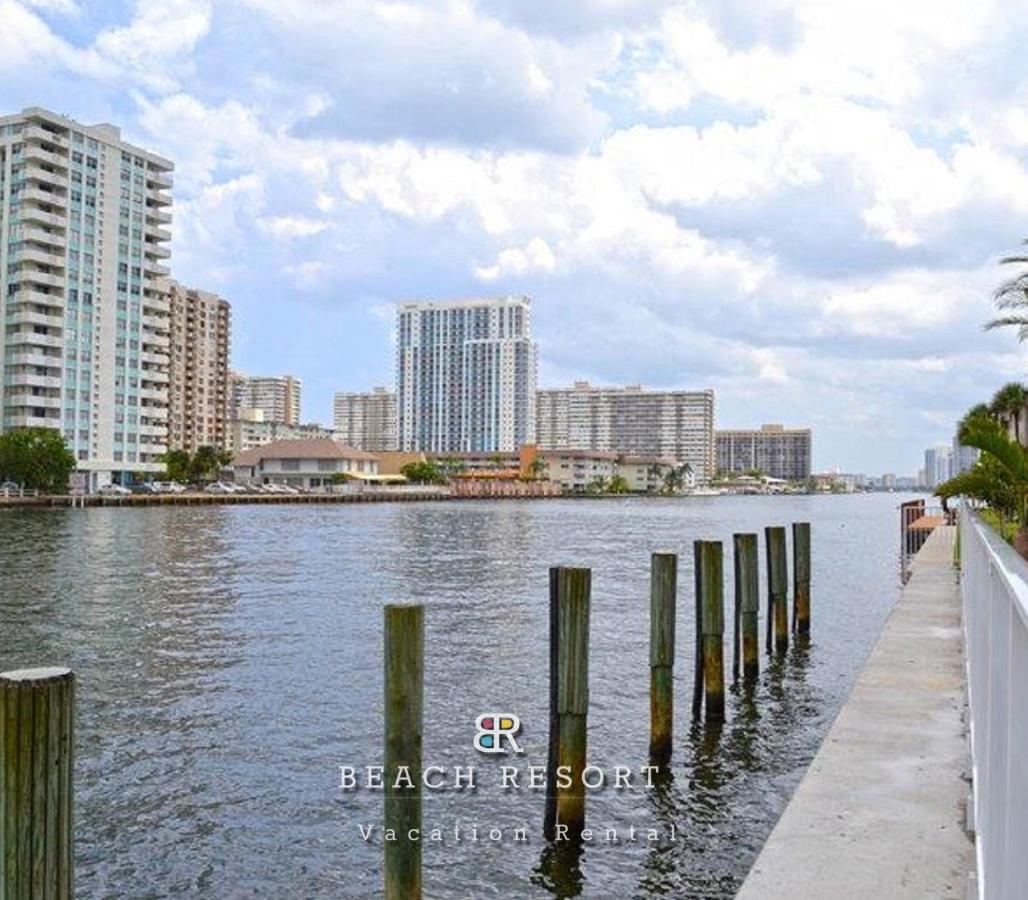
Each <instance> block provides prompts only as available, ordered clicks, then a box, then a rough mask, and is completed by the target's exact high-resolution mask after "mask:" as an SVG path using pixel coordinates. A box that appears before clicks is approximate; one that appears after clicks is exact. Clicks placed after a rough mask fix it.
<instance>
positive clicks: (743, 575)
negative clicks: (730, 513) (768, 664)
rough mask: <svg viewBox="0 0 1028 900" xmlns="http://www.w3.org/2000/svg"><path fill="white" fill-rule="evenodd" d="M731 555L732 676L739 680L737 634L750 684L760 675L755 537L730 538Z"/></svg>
mask: <svg viewBox="0 0 1028 900" xmlns="http://www.w3.org/2000/svg"><path fill="white" fill-rule="evenodd" d="M732 543H733V545H734V548H733V549H734V551H735V628H736V637H735V657H734V659H735V662H734V668H733V672H734V675H735V677H736V678H738V677H739V656H740V653H739V632H740V631H741V632H742V654H741V655H742V674H743V678H744V680H746V681H753V680H754V679H755V678H756V677H757V676H758V675H759V674H760V663H759V662H758V659H759V656H760V639H759V638H758V636H757V614H758V609H759V606H760V578H759V576H758V574H757V536H756V535H755V534H734V535H732Z"/></svg>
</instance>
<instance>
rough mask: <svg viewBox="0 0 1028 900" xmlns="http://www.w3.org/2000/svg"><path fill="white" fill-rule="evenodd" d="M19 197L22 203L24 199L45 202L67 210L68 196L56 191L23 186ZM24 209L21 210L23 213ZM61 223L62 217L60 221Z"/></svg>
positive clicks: (32, 201)
mask: <svg viewBox="0 0 1028 900" xmlns="http://www.w3.org/2000/svg"><path fill="white" fill-rule="evenodd" d="M18 197H19V199H21V201H22V202H23V203H24V202H26V201H28V202H31V203H45V204H46V205H47V206H53V207H56V208H57V209H61V210H67V208H68V198H67V197H66V196H65V195H63V194H58V193H57V191H43V190H40V189H39V188H37V187H30V188H25V190H23V191H21V192H20V193H19V194H18ZM24 212H25V210H24V209H23V210H22V213H23V214H24ZM61 224H63V219H62V223H61Z"/></svg>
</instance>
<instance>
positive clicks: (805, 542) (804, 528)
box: [792, 522, 810, 634]
mask: <svg viewBox="0 0 1028 900" xmlns="http://www.w3.org/2000/svg"><path fill="white" fill-rule="evenodd" d="M792 603H793V608H792V626H793V628H795V629H796V633H797V634H810V523H809V522H793V523H792Z"/></svg>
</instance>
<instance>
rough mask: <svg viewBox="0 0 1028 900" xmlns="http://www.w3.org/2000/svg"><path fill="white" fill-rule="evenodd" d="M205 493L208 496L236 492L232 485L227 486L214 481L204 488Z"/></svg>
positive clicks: (221, 482) (222, 482)
mask: <svg viewBox="0 0 1028 900" xmlns="http://www.w3.org/2000/svg"><path fill="white" fill-rule="evenodd" d="M204 492H205V493H207V494H234V493H235V490H234V489H233V487H232V485H230V484H226V483H225V482H224V481H212V482H211V483H210V484H209V485H207V486H206V487H205V488H204Z"/></svg>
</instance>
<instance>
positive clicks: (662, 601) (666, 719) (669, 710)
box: [650, 551, 678, 766]
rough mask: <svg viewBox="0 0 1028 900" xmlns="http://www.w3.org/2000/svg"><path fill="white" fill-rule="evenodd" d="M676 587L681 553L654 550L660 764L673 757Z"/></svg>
mask: <svg viewBox="0 0 1028 900" xmlns="http://www.w3.org/2000/svg"><path fill="white" fill-rule="evenodd" d="M677 591H678V556H677V555H676V554H674V553H668V552H666V551H661V552H657V553H654V554H653V555H652V556H651V557H650V762H651V763H652V764H653V765H658V766H664V765H667V763H668V762H669V761H670V759H671V735H672V731H673V721H674V666H675V601H676V594H677Z"/></svg>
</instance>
